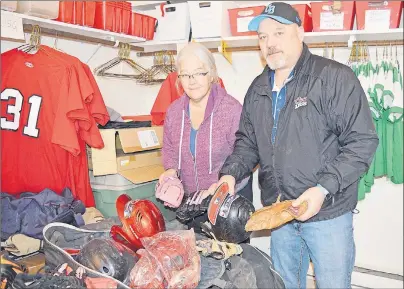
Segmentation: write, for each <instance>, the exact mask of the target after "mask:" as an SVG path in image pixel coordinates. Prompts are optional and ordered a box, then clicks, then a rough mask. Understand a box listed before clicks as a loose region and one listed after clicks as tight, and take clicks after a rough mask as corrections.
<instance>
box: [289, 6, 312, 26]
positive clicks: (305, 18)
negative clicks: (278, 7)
mask: <svg viewBox="0 0 404 289" xmlns="http://www.w3.org/2000/svg"><path fill="white" fill-rule="evenodd" d="M292 6H293V8H295V9H296V11H297V13H299V17H300V19H301V20H302V27H303V28H304V32H312V31H313V19H312V17H311V8H310V6H309V5H307V4H295V5H292Z"/></svg>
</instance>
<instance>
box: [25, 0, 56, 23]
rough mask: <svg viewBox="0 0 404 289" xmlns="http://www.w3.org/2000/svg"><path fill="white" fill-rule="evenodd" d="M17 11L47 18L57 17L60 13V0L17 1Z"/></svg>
mask: <svg viewBox="0 0 404 289" xmlns="http://www.w3.org/2000/svg"><path fill="white" fill-rule="evenodd" d="M17 2H18V5H17V12H18V13H22V14H26V15H31V16H36V17H41V18H46V19H56V18H58V15H59V1H17Z"/></svg>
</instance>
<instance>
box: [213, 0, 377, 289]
mask: <svg viewBox="0 0 404 289" xmlns="http://www.w3.org/2000/svg"><path fill="white" fill-rule="evenodd" d="M249 29H250V30H252V31H257V33H258V37H259V45H260V49H261V52H262V54H263V56H264V57H265V58H266V61H267V64H268V66H267V67H265V69H264V71H263V73H262V74H261V75H259V76H258V77H257V78H256V79H255V80H254V81H253V83H252V84H251V86H250V88H249V90H248V92H247V94H246V97H245V100H244V105H243V112H242V115H241V119H240V126H239V130H238V132H237V133H236V135H237V140H236V143H235V148H234V152H233V153H232V155H230V156H229V157H228V158H227V160H226V162H225V163H224V165H223V167H222V169H221V171H220V180H219V182H218V185H219V184H221V183H223V182H227V183H228V184H229V187H230V193H231V194H234V185H235V184H236V183H237V182H239V181H240V180H242V179H243V178H245V177H246V176H247V175H248V174H250V173H251V171H252V170H254V168H255V167H256V165H258V164H259V165H260V170H259V183H260V187H261V193H262V194H261V200H262V203H263V205H264V206H268V205H271V204H272V203H274V202H275V201H276V199H277V197H278V195H279V194H280V195H281V201H283V200H288V199H290V200H294V202H293V206H295V207H296V206H298V205H299V204H300V203H302V202H303V201H308V210H307V212H306V213H305V214H303V215H302V216H301V217H300V218H299V220H298V221H294V222H291V223H288V224H286V225H284V226H282V227H280V228H278V229H276V230H273V231H272V234H271V254H272V257H273V260H274V266H275V269H276V270H277V271H278V272H280V274H281V276H282V277H283V279H284V281H285V285H286V287H287V288H305V287H306V274H307V271H308V266H309V259H311V260H312V262H313V264H314V270H315V275H316V283H317V286H318V287H319V288H350V287H351V274H352V270H353V266H354V261H355V244H354V238H353V216H352V211H353V210H354V209H355V207H356V204H357V188H358V179H359V178H360V176H361V175H362V174H363V173H364V172H365V171H366V170H367V169H368V167H369V165H370V163H371V160H372V158H373V155H374V153H375V151H376V148H377V145H378V137H377V135H376V132H375V128H374V126H373V122H372V117H371V114H370V110H369V106H368V103H367V100H366V96H365V93H364V91H363V89H362V87H361V85H360V83H359V81H358V79H357V77H356V76H355V74H354V73H353V72H352V70H351V69H350V68H349V67H347V66H345V65H343V64H341V63H338V62H335V61H332V60H329V59H326V58H323V57H320V56H316V55H312V54H311V53H310V52H309V50H308V48H307V46H306V44H304V43H303V36H304V31H303V28H302V27H301V20H300V18H299V15H298V13H297V12H296V11H295V10H294V9H293V8H292V7H291V6H290V5H288V4H285V3H280V2H276V3H272V4H270V5H268V6H267V7H266V8H265V10H264V11H263V12H262V14H261V15H259V16H257V17H255V18H254V19H253V20H252V21H251V22H250V24H249Z"/></svg>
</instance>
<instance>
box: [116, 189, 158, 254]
mask: <svg viewBox="0 0 404 289" xmlns="http://www.w3.org/2000/svg"><path fill="white" fill-rule="evenodd" d="M116 210H117V213H118V217H119V219H120V220H121V223H122V227H120V226H112V228H111V237H112V238H113V239H114V240H115V241H117V242H120V243H122V244H124V245H126V246H127V247H129V248H131V249H132V250H134V251H137V250H138V249H140V248H143V245H142V242H141V241H140V240H141V239H142V238H143V237H152V236H153V235H155V234H157V233H159V232H162V231H165V229H166V228H165V222H164V218H163V215H162V214H161V212H160V210H159V208H158V207H157V206H156V205H155V204H154V203H153V202H151V201H149V200H132V199H131V198H130V197H129V196H128V195H125V194H123V195H120V196H119V197H118V199H117V200H116Z"/></svg>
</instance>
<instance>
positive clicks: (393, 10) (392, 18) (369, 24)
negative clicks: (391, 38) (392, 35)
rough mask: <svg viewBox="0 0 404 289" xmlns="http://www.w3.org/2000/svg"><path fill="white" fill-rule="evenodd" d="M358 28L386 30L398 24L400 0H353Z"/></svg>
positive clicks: (400, 11)
mask: <svg viewBox="0 0 404 289" xmlns="http://www.w3.org/2000/svg"><path fill="white" fill-rule="evenodd" d="M355 5H356V26H357V27H358V29H359V30H363V29H367V30H373V31H374V30H388V29H394V28H398V27H399V26H400V18H401V13H402V11H403V2H402V1H355Z"/></svg>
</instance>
